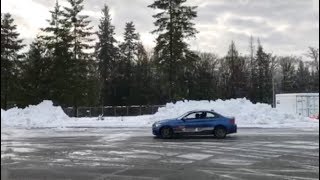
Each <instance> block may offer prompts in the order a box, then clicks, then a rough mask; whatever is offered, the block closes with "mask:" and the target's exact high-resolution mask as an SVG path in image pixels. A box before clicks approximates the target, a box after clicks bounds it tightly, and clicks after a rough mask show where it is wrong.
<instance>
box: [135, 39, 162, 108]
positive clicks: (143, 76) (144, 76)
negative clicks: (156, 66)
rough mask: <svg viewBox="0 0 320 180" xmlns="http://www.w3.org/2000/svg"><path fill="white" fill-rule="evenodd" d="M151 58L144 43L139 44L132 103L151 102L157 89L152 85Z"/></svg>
mask: <svg viewBox="0 0 320 180" xmlns="http://www.w3.org/2000/svg"><path fill="white" fill-rule="evenodd" d="M151 67H152V66H151V62H150V58H149V56H148V54H147V52H146V50H145V48H144V47H143V45H142V43H138V44H137V60H136V64H135V66H133V74H132V75H133V76H132V86H131V90H130V102H131V103H132V104H150V103H152V101H153V98H154V95H153V94H155V92H156V91H157V90H156V89H153V87H152V83H153V82H152V72H151Z"/></svg>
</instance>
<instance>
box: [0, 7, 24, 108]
mask: <svg viewBox="0 0 320 180" xmlns="http://www.w3.org/2000/svg"><path fill="white" fill-rule="evenodd" d="M22 48H23V45H22V40H21V39H19V33H18V32H17V26H16V25H15V24H14V19H13V18H12V17H11V14H9V13H6V14H1V108H4V109H7V108H8V104H9V102H10V101H14V100H15V97H14V92H15V91H16V90H17V85H18V84H19V83H17V82H16V81H17V80H18V79H17V78H18V75H19V73H20V72H19V68H18V66H19V58H20V57H21V55H20V54H19V51H20V50H21V49H22Z"/></svg>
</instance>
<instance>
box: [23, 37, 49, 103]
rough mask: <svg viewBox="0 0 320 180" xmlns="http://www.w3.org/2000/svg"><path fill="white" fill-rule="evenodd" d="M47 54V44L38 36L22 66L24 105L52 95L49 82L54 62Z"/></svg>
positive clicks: (38, 101)
mask: <svg viewBox="0 0 320 180" xmlns="http://www.w3.org/2000/svg"><path fill="white" fill-rule="evenodd" d="M45 54H46V46H45V44H44V43H43V41H42V40H41V39H39V38H37V39H36V40H35V41H34V42H33V43H32V44H31V45H30V48H29V51H28V52H27V54H26V60H25V62H24V63H23V66H22V69H23V76H22V80H21V83H22V84H23V91H22V95H21V96H20V97H22V98H23V102H24V105H29V104H38V103H40V102H41V101H42V100H44V99H47V98H48V97H50V95H49V92H50V89H48V85H47V84H48V83H49V77H50V70H51V65H52V64H51V61H49V58H48V57H47V56H46V55H45Z"/></svg>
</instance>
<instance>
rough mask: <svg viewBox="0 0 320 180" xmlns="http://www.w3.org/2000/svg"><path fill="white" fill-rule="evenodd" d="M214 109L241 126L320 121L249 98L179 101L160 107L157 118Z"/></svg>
mask: <svg viewBox="0 0 320 180" xmlns="http://www.w3.org/2000/svg"><path fill="white" fill-rule="evenodd" d="M197 109H199V110H214V111H216V112H218V113H219V114H222V115H224V116H233V117H235V118H236V123H237V124H238V126H239V127H266V128H267V127H318V125H319V121H315V120H312V119H310V118H306V117H301V116H298V115H293V114H286V113H282V112H279V111H278V110H277V109H274V108H272V107H271V106H270V105H268V104H261V103H257V104H253V103H252V102H251V101H249V100H247V99H245V98H244V99H230V100H226V101H223V100H216V101H185V102H183V101H179V102H177V103H175V104H173V103H168V104H167V105H166V106H165V107H163V108H159V109H158V112H157V113H156V114H155V115H154V118H155V119H168V118H172V117H177V116H179V115H180V114H183V113H185V112H187V111H190V110H197Z"/></svg>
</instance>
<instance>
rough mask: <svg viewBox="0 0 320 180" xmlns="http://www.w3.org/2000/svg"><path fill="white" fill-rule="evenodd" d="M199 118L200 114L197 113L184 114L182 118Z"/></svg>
mask: <svg viewBox="0 0 320 180" xmlns="http://www.w3.org/2000/svg"><path fill="white" fill-rule="evenodd" d="M199 118H200V114H199V113H191V114H188V115H186V116H185V117H184V118H183V119H184V120H195V119H199Z"/></svg>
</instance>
